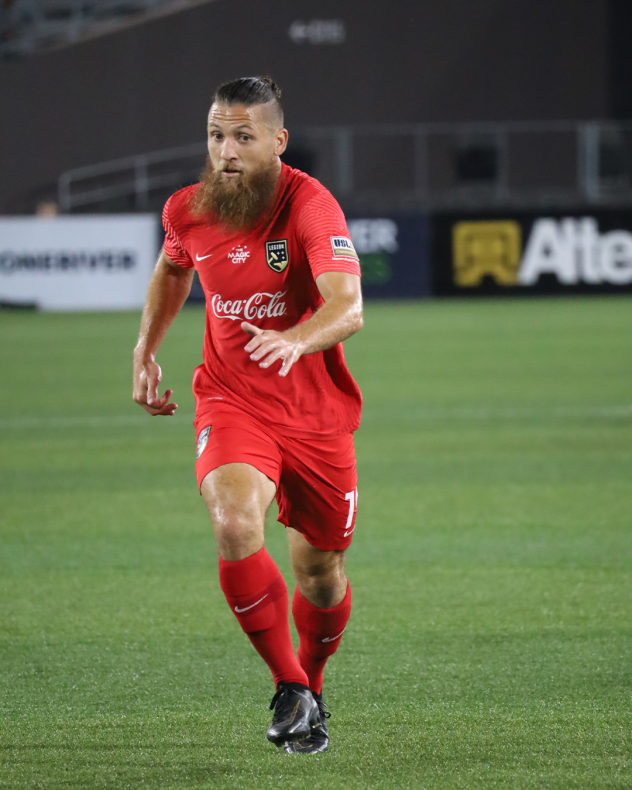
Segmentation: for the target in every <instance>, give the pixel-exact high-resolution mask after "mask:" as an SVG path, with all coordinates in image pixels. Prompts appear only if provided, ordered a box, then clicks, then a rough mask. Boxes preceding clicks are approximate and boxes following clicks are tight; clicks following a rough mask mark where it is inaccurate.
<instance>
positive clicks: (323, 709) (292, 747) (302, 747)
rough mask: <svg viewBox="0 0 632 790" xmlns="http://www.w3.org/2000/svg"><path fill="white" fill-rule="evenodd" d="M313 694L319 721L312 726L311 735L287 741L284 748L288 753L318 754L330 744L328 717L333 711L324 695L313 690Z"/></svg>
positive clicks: (324, 750)
mask: <svg viewBox="0 0 632 790" xmlns="http://www.w3.org/2000/svg"><path fill="white" fill-rule="evenodd" d="M312 696H313V697H314V699H315V700H316V704H317V705H318V718H319V722H318V724H317V725H316V726H315V727H312V730H311V732H310V733H309V735H304V736H303V737H302V738H298V740H295V741H286V742H285V745H284V746H283V748H284V749H285V751H286V752H287V753H288V754H316V753H317V752H326V751H327V747H328V746H329V735H328V734H327V719H328V718H329V717H330V716H331V713H330V712H329V711H328V710H327V706H326V705H325V703H324V702H323V695H322V694H316V692H314V691H312Z"/></svg>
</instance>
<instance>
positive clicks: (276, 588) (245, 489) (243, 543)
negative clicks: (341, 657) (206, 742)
mask: <svg viewBox="0 0 632 790" xmlns="http://www.w3.org/2000/svg"><path fill="white" fill-rule="evenodd" d="M201 490H202V496H203V498H204V501H205V502H206V506H207V507H208V511H209V514H210V516H211V521H212V522H213V529H214V532H215V540H216V541H217V548H218V550H219V580H220V585H221V588H222V591H223V592H224V595H225V596H226V600H227V601H228V604H229V606H230V608H231V610H232V612H233V614H234V615H235V617H236V618H237V620H238V621H239V624H240V625H241V627H242V628H243V630H244V631H245V633H246V634H247V635H248V637H249V639H250V641H251V642H252V644H253V645H254V647H255V649H256V650H257V652H258V653H259V655H260V656H261V657H262V658H263V660H264V661H265V662H266V664H267V665H268V666H269V667H270V670H271V672H272V674H273V676H274V681H275V685H278V683H279V682H280V681H284V682H286V683H287V682H289V683H302V684H304V685H307V676H306V675H305V672H304V671H303V670H302V669H301V667H300V664H299V662H298V660H297V658H296V655H295V653H294V648H293V646H292V639H291V636H290V627H289V622H288V607H289V604H288V593H287V586H286V584H285V581H284V579H283V576H282V575H281V572H280V571H279V569H278V568H277V566H276V564H275V562H274V560H273V559H272V557H270V555H269V554H268V552H267V551H266V550H265V547H264V545H263V531H264V526H265V516H266V511H267V509H268V507H269V506H270V503H271V502H272V499H273V497H274V493H275V491H276V487H275V484H274V483H273V482H272V480H270V479H269V478H268V477H266V476H265V475H264V474H263V473H262V472H260V471H259V470H258V469H255V468H254V466H250V464H225V465H223V466H219V467H218V468H217V469H214V470H213V471H212V472H210V473H209V474H208V475H206V477H205V478H204V480H203V481H202V486H201Z"/></svg>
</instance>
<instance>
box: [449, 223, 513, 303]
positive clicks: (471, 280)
mask: <svg viewBox="0 0 632 790" xmlns="http://www.w3.org/2000/svg"><path fill="white" fill-rule="evenodd" d="M521 255H522V232H521V228H520V225H519V224H518V223H517V222H515V221H513V220H497V221H485V222H457V223H456V225H454V227H453V228H452V263H453V267H454V282H455V284H456V285H459V286H464V287H475V286H477V285H480V284H481V281H482V279H483V277H485V276H486V275H489V276H491V277H493V278H494V280H495V281H496V282H497V283H498V284H499V285H515V284H516V283H517V282H518V267H519V266H520V258H521Z"/></svg>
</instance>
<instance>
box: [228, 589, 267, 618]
mask: <svg viewBox="0 0 632 790" xmlns="http://www.w3.org/2000/svg"><path fill="white" fill-rule="evenodd" d="M268 595H269V593H266V594H265V595H264V596H263V598H267V597H268ZM263 598H259V600H258V601H255V603H251V604H250V606H244V608H243V609H240V608H239V607H238V606H236V607H235V611H236V612H237V613H238V614H241V613H242V612H247V611H248V609H254V608H255V606H256V605H257V604H258V603H261V601H263Z"/></svg>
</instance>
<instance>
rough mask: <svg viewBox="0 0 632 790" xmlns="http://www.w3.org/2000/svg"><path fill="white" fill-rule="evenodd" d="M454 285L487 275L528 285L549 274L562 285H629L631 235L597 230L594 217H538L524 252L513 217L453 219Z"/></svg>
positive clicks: (631, 274)
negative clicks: (501, 218)
mask: <svg viewBox="0 0 632 790" xmlns="http://www.w3.org/2000/svg"><path fill="white" fill-rule="evenodd" d="M452 242H453V265H454V282H455V284H456V285H460V286H465V287H472V286H477V285H479V284H480V283H481V280H482V279H483V277H484V276H486V275H489V276H491V277H492V278H493V279H494V280H495V281H496V282H497V283H499V284H500V285H523V286H530V285H534V284H535V283H537V281H538V279H539V278H540V275H542V274H552V275H554V276H555V277H556V278H557V280H558V281H559V282H560V283H562V284H564V285H574V284H576V283H589V284H596V283H610V284H612V285H627V284H628V283H632V233H630V231H627V230H611V231H608V232H606V233H600V232H599V227H598V224H597V220H596V219H595V218H594V217H564V218H562V219H552V218H548V217H543V218H541V219H538V220H536V221H535V222H534V223H533V227H532V229H531V233H530V234H529V238H528V240H527V242H526V245H525V248H524V253H523V251H522V239H521V229H520V225H519V224H518V223H517V222H514V221H510V220H508V221H504V222H459V223H457V224H456V225H455V226H454V228H453V233H452Z"/></svg>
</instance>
